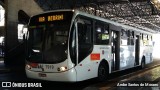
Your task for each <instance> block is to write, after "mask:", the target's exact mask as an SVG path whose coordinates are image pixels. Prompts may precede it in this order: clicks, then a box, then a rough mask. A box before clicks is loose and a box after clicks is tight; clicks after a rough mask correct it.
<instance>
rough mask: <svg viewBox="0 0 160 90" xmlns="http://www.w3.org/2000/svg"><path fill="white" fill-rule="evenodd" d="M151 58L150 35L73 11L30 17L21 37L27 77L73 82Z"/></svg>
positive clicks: (106, 73)
mask: <svg viewBox="0 0 160 90" xmlns="http://www.w3.org/2000/svg"><path fill="white" fill-rule="evenodd" d="M152 61H153V58H152V33H150V32H147V31H144V30H141V29H138V28H135V27H131V26H127V25H123V24H120V23H117V22H114V21H111V20H107V19H104V18H100V17H97V16H94V15H90V14H87V13H84V12H81V11H78V10H55V11H49V12H44V13H41V14H38V15H34V16H32V17H31V18H30V21H29V24H28V32H27V35H26V61H25V62H26V64H25V72H26V76H27V77H28V78H32V79H39V80H48V81H59V82H78V81H84V80H87V79H92V78H97V79H98V80H100V81H104V80H106V79H108V76H109V74H111V73H113V72H117V71H121V70H125V69H129V68H133V67H137V66H141V67H142V68H143V67H144V66H145V65H146V64H148V63H151V62H152Z"/></svg>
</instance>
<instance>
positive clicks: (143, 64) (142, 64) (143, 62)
mask: <svg viewBox="0 0 160 90" xmlns="http://www.w3.org/2000/svg"><path fill="white" fill-rule="evenodd" d="M144 67H145V60H144V58H143V59H142V62H141V69H143V68H144Z"/></svg>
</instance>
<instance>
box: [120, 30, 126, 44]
mask: <svg viewBox="0 0 160 90" xmlns="http://www.w3.org/2000/svg"><path fill="white" fill-rule="evenodd" d="M121 45H128V34H127V31H126V30H124V29H122V32H121Z"/></svg>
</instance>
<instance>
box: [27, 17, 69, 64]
mask: <svg viewBox="0 0 160 90" xmlns="http://www.w3.org/2000/svg"><path fill="white" fill-rule="evenodd" d="M70 17H71V16H70ZM63 18H64V17H63ZM70 23H71V18H70V20H68V21H67V20H65V21H54V22H52V23H42V24H40V25H38V24H34V25H30V26H29V39H28V58H27V60H28V61H31V62H37V63H60V62H63V61H65V60H66V59H67V45H68V33H69V29H70Z"/></svg>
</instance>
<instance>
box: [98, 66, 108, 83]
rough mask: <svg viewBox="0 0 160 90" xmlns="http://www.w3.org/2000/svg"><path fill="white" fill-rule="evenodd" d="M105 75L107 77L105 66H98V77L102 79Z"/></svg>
mask: <svg viewBox="0 0 160 90" xmlns="http://www.w3.org/2000/svg"><path fill="white" fill-rule="evenodd" d="M106 77H107V71H106V68H105V67H103V65H102V66H100V68H99V78H100V79H102V80H103V79H106Z"/></svg>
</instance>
